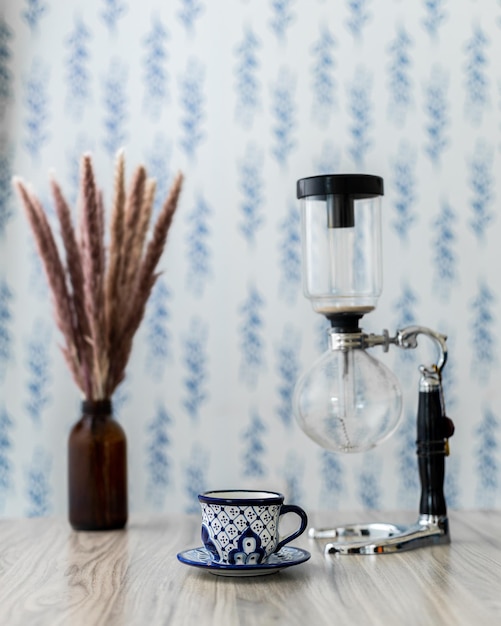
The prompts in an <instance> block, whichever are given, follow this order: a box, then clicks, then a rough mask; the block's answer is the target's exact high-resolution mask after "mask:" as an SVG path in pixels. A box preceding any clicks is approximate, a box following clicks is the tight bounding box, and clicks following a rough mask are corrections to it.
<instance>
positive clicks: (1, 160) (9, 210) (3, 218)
mask: <svg viewBox="0 0 501 626" xmlns="http://www.w3.org/2000/svg"><path fill="white" fill-rule="evenodd" d="M12 162H13V154H12V151H11V150H10V148H9V147H8V146H7V145H4V144H2V143H0V241H1V240H2V238H3V237H4V236H5V231H6V229H7V224H8V223H9V221H10V220H11V218H12V217H13V215H14V211H13V206H12V200H13V197H12V196H13V194H12V185H11V179H12V173H13V172H12Z"/></svg>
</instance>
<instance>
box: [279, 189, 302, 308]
mask: <svg viewBox="0 0 501 626" xmlns="http://www.w3.org/2000/svg"><path fill="white" fill-rule="evenodd" d="M300 222H301V216H300V214H299V208H298V206H297V202H296V201H294V202H289V204H288V206H287V213H286V215H285V218H284V219H283V220H282V221H281V222H280V223H279V226H278V236H277V239H278V247H279V253H280V261H279V262H280V289H279V293H280V296H281V297H282V298H283V299H284V300H285V301H286V302H288V303H289V304H293V303H294V302H295V301H296V299H297V297H298V295H300V294H301V230H300V229H301V224H300Z"/></svg>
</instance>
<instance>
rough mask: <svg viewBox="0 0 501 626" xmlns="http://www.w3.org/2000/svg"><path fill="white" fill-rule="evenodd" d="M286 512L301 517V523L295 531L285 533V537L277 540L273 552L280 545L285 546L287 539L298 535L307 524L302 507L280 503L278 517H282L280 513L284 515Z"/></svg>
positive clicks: (306, 517) (290, 539)
mask: <svg viewBox="0 0 501 626" xmlns="http://www.w3.org/2000/svg"><path fill="white" fill-rule="evenodd" d="M286 513H295V514H296V515H299V517H300V519H301V524H300V526H299V528H298V529H297V530H296V531H294V532H293V533H291V534H290V535H287V536H286V537H284V538H283V539H281V540H280V541H279V542H278V544H277V547H276V548H275V552H278V551H279V550H280V548H281V547H282V546H285V544H286V543H289V541H292V540H293V539H295V538H296V537H299V535H301V534H302V533H304V531H305V530H306V526H308V516H307V515H306V513H305V511H303V509H302V508H301V507H300V506H296V505H295V504H284V505H282V508H281V510H280V515H279V519H280V518H281V517H282V515H285V514H286Z"/></svg>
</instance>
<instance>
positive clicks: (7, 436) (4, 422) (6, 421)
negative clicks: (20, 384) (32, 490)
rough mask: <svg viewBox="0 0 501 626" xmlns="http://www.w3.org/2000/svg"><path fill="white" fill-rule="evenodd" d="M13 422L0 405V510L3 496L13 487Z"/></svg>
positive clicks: (3, 499)
mask: <svg viewBox="0 0 501 626" xmlns="http://www.w3.org/2000/svg"><path fill="white" fill-rule="evenodd" d="M13 428H14V422H13V421H12V418H11V416H10V415H9V414H8V413H7V410H6V409H5V408H4V407H2V406H0V511H1V510H2V509H3V504H4V501H5V496H6V494H7V492H8V491H9V490H10V489H11V488H12V487H13V476H12V474H13V469H14V464H13V462H12V461H13V459H12V451H13V447H14V446H13V440H12V435H11V430H12V429H13Z"/></svg>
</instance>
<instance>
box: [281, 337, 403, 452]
mask: <svg viewBox="0 0 501 626" xmlns="http://www.w3.org/2000/svg"><path fill="white" fill-rule="evenodd" d="M293 409H294V413H295V417H296V419H297V421H298V423H299V426H300V427H301V428H302V430H303V431H304V432H305V433H306V434H307V435H308V436H309V437H310V438H311V439H313V441H315V442H316V443H318V444H319V445H320V446H322V447H323V448H326V449H328V450H332V451H334V452H362V451H364V450H369V449H370V448H373V447H374V446H376V445H378V444H379V443H381V442H382V441H384V440H385V439H387V438H388V437H389V436H390V435H391V434H392V433H393V432H394V431H395V429H396V428H397V426H398V423H399V420H400V415H401V410H402V394H401V391H400V386H399V384H398V381H397V379H396V377H395V376H394V374H393V373H392V372H391V371H390V370H389V369H388V368H387V367H386V366H385V365H384V364H383V363H381V362H380V361H378V360H377V359H375V358H373V357H372V356H370V355H369V354H368V353H367V352H366V351H365V350H364V349H362V348H355V349H348V350H340V349H329V350H328V351H327V352H326V353H324V354H323V355H322V356H321V357H320V359H319V360H318V361H317V362H316V363H314V365H313V366H312V368H311V369H310V370H309V371H307V372H306V373H305V374H303V376H302V377H301V378H300V379H299V380H298V383H297V385H296V388H295V391H294V397H293Z"/></svg>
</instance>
